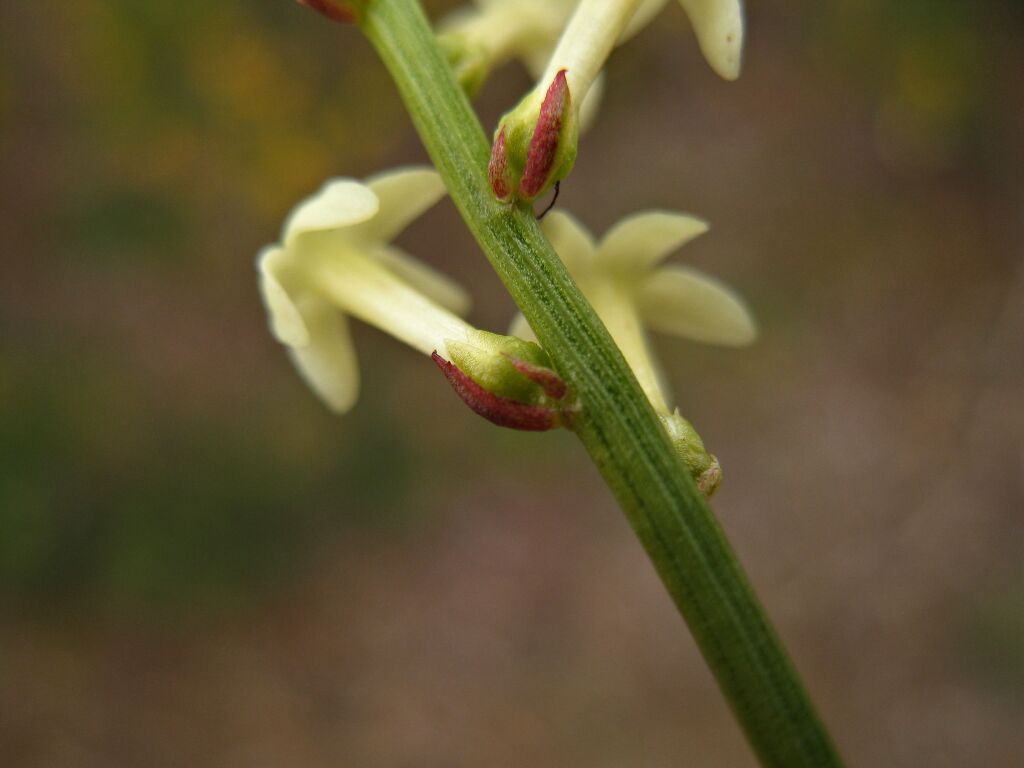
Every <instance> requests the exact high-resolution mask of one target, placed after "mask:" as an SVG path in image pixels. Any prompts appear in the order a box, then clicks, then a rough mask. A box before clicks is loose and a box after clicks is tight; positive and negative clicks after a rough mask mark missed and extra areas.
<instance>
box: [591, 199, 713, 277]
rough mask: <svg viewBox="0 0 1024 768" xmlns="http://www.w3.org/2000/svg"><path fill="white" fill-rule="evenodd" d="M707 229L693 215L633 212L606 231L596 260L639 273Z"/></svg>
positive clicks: (706, 226) (705, 224)
mask: <svg viewBox="0 0 1024 768" xmlns="http://www.w3.org/2000/svg"><path fill="white" fill-rule="evenodd" d="M707 231H708V225H707V222H705V221H703V220H702V219H698V218H697V217H695V216H688V215H686V214H682V213H670V212H668V211H643V212H642V213H635V214H633V215H632V216H627V217H626V218H624V219H623V220H622V221H620V222H619V223H618V224H616V225H615V226H614V227H612V228H611V229H610V230H608V233H607V234H606V235H605V236H604V239H603V240H602V241H601V245H600V246H599V247H598V250H597V260H598V262H599V263H601V264H602V265H603V266H607V267H610V268H612V269H616V270H622V269H628V270H630V271H638V272H643V271H645V270H647V269H650V268H651V267H653V266H654V265H655V264H657V263H658V262H659V261H661V260H662V259H664V258H665V257H666V256H668V255H669V254H670V253H672V252H673V251H675V250H676V249H677V248H679V247H681V246H683V245H685V244H686V243H688V242H689V241H690V240H693V238H695V237H697V236H699V235H703V234H704V233H705V232H707Z"/></svg>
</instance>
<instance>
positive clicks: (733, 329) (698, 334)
mask: <svg viewBox="0 0 1024 768" xmlns="http://www.w3.org/2000/svg"><path fill="white" fill-rule="evenodd" d="M637 306H638V308H639V310H640V314H641V316H642V317H643V319H644V321H645V322H646V323H647V324H648V325H650V327H651V328H653V329H655V330H658V331H661V332H663V333H670V334H674V335H676V336H682V337H684V338H687V339H692V340H694V341H702V342H704V343H706V344H723V345H725V346H730V347H739V346H743V345H746V344H750V343H751V342H752V341H754V339H755V338H756V337H757V326H756V325H755V324H754V318H753V317H752V316H751V314H750V311H749V310H748V309H747V307H746V305H745V304H744V303H743V300H742V299H740V297H739V296H738V295H737V294H736V293H734V292H733V291H732V290H731V289H730V288H728V287H726V286H725V285H724V284H723V283H721V282H719V281H718V280H716V279H714V278H713V277H710V276H708V275H705V274H703V273H702V272H698V271H697V270H695V269H690V268H689V267H681V266H669V267H663V268H661V269H659V270H658V271H657V272H655V273H654V274H653V275H651V276H650V277H649V278H647V280H646V281H645V282H644V284H643V285H642V286H641V287H640V289H639V291H638V293H637Z"/></svg>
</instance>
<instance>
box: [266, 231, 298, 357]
mask: <svg viewBox="0 0 1024 768" xmlns="http://www.w3.org/2000/svg"><path fill="white" fill-rule="evenodd" d="M285 258H286V254H285V251H284V250H283V249H282V248H278V247H276V246H270V247H268V248H264V249H263V250H262V251H260V255H259V256H257V257H256V266H257V269H258V270H259V273H260V294H261V295H262V296H263V305H264V306H265V307H266V308H267V315H268V316H269V318H268V319H269V320H270V330H271V333H273V334H274V338H276V339H277V340H278V341H280V342H281V343H282V344H288V345H290V346H302V345H303V344H308V343H309V330H308V329H307V328H306V323H305V321H304V320H303V319H302V313H301V312H299V309H298V307H296V306H295V304H294V302H293V301H292V298H291V296H289V295H288V291H287V290H286V289H285V287H284V284H283V283H284V280H283V277H281V276H280V272H281V271H282V267H283V266H284V260H285Z"/></svg>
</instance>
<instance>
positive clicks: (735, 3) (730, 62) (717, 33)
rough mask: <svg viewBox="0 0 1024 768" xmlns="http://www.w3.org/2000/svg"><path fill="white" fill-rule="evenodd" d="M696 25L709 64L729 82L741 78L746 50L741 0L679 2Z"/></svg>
mask: <svg viewBox="0 0 1024 768" xmlns="http://www.w3.org/2000/svg"><path fill="white" fill-rule="evenodd" d="M679 2H680V3H681V4H682V6H683V8H684V9H685V10H686V14H687V15H688V16H689V17H690V23H691V24H693V31H694V33H695V34H696V35H697V43H698V44H699V45H700V50H701V52H703V54H704V58H705V59H707V61H708V64H710V65H711V68H712V69H713V70H715V72H717V73H718V74H719V75H721V76H722V77H724V78H725V79H726V80H735V79H736V78H737V77H739V75H740V56H741V54H742V50H743V3H742V2H741V0H679Z"/></svg>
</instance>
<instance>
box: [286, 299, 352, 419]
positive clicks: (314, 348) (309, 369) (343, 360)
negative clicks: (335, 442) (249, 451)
mask: <svg viewBox="0 0 1024 768" xmlns="http://www.w3.org/2000/svg"><path fill="white" fill-rule="evenodd" d="M298 307H299V311H301V313H302V316H303V318H305V321H306V327H307V328H308V329H309V342H308V343H307V344H305V345H303V346H297V347H289V348H288V351H289V353H290V354H291V358H292V362H293V363H294V364H295V367H296V369H297V370H298V371H299V374H300V375H301V376H302V378H303V379H305V380H306V383H307V384H309V386H310V388H311V389H312V390H313V391H314V392H316V394H317V395H318V396H319V397H320V399H321V400H323V401H324V402H325V403H326V404H327V406H328V407H329V408H330V409H331V410H332V411H334V412H335V413H345V412H346V411H348V410H349V409H350V408H351V407H352V406H353V405H355V402H356V398H358V396H359V365H358V363H357V362H356V354H355V348H354V347H353V345H352V336H351V335H350V334H349V330H348V321H347V320H346V318H345V316H344V315H343V314H341V313H340V312H338V311H337V310H336V309H335V308H334V307H332V306H331V305H330V304H329V303H327V302H326V301H324V300H323V299H321V298H319V297H316V296H312V295H310V296H306V297H304V298H303V299H301V300H300V301H299V303H298Z"/></svg>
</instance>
